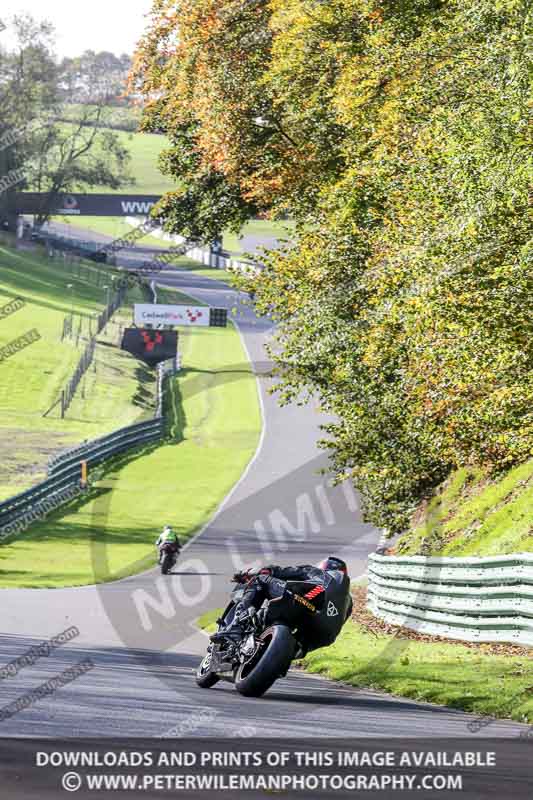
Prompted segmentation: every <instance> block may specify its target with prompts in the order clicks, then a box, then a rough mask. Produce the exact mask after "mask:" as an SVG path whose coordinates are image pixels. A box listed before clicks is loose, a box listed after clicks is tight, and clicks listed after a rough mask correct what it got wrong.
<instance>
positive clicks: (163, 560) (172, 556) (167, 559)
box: [159, 542, 180, 575]
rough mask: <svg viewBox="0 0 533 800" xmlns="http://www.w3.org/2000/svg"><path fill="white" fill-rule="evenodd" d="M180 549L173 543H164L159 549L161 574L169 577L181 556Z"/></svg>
mask: <svg viewBox="0 0 533 800" xmlns="http://www.w3.org/2000/svg"><path fill="white" fill-rule="evenodd" d="M179 552H180V551H179V548H178V547H176V545H175V544H173V543H172V542H163V544H162V545H161V546H160V548H159V564H160V566H161V574H162V575H167V574H168V573H169V572H170V570H171V569H172V567H173V566H174V565H175V564H176V561H177V560H178V555H179Z"/></svg>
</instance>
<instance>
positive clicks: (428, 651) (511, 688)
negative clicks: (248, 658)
mask: <svg viewBox="0 0 533 800" xmlns="http://www.w3.org/2000/svg"><path fill="white" fill-rule="evenodd" d="M304 666H305V668H306V669H307V670H308V671H309V672H314V673H320V674H322V675H326V676H327V677H329V678H333V679H335V680H339V681H343V682H344V683H347V684H349V685H350V686H357V687H361V688H362V687H365V688H372V689H381V690H384V691H386V692H390V693H391V694H395V695H400V696H402V697H410V698H412V699H414V700H423V701H427V702H430V703H439V704H440V705H445V706H450V707H452V708H458V709H463V710H464V711H471V712H474V713H477V714H483V715H490V716H494V717H498V718H502V717H507V718H512V719H514V720H517V721H519V722H529V723H531V722H533V695H532V691H533V688H532V686H531V660H530V659H529V658H528V657H527V656H503V655H494V654H485V653H482V652H480V650H477V649H471V648H468V647H465V646H464V645H461V644H448V643H429V642H416V641H408V640H399V639H396V638H394V637H392V636H387V635H385V634H383V635H371V634H370V633H368V632H366V631H365V630H364V629H363V628H362V627H360V626H359V625H357V624H355V623H354V622H352V621H349V622H348V623H347V624H346V625H345V627H344V628H343V630H342V633H341V635H340V636H339V638H338V639H337V641H336V642H335V644H333V645H332V646H331V647H328V648H324V649H322V650H316V651H314V652H313V653H310V654H309V655H308V656H307V658H306V659H305V660H304ZM468 734H469V731H468V729H466V730H465V736H466V735H468Z"/></svg>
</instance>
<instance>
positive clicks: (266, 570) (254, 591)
mask: <svg viewBox="0 0 533 800" xmlns="http://www.w3.org/2000/svg"><path fill="white" fill-rule="evenodd" d="M233 580H234V581H235V582H236V583H243V584H245V590H244V597H243V598H242V600H241V601H240V602H239V603H238V604H237V606H236V608H235V615H234V617H233V621H232V622H231V623H230V625H228V627H227V628H225V629H224V630H223V631H220V632H218V633H215V634H213V635H212V636H211V639H212V641H214V642H220V641H222V640H223V639H225V638H229V639H232V640H235V641H239V640H240V639H241V637H242V635H243V633H244V630H245V624H244V623H245V622H246V620H247V619H248V618H249V616H250V609H253V610H254V612H255V611H258V610H259V608H260V607H261V605H262V604H263V601H264V600H266V599H268V600H270V601H275V600H276V599H281V598H282V597H283V595H284V592H285V589H286V588H289V589H290V584H291V582H296V583H297V582H300V581H304V582H306V583H313V584H314V585H315V587H316V589H314V590H311V591H314V597H313V602H317V605H318V606H319V607H320V611H319V613H317V614H316V615H315V617H314V618H313V620H312V627H313V628H314V630H313V631H312V634H311V637H310V641H311V647H312V648H313V649H314V648H315V647H325V646H326V645H328V644H331V643H332V642H334V641H335V639H336V638H337V636H338V635H339V633H340V630H341V628H342V626H343V625H344V623H345V622H346V620H347V619H348V618H349V617H350V616H351V613H352V597H351V594H350V578H349V577H348V568H347V566H346V563H345V562H344V561H343V560H342V559H340V558H337V557H336V556H328V558H326V559H324V561H322V562H321V563H320V564H319V565H318V567H315V566H312V565H311V564H303V565H301V566H295V567H278V566H274V565H271V566H268V567H263V568H262V569H260V570H257V571H250V570H248V571H246V572H239V573H237V574H236V575H235V576H234V578H233ZM287 582H288V584H289V585H288V587H287ZM322 594H323V598H322V599H321V600H320V601H318V599H317V598H318V595H322ZM304 596H306V595H304Z"/></svg>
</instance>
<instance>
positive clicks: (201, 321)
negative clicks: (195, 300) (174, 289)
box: [134, 303, 210, 327]
mask: <svg viewBox="0 0 533 800" xmlns="http://www.w3.org/2000/svg"><path fill="white" fill-rule="evenodd" d="M134 321H135V324H136V325H140V326H144V325H153V326H154V327H157V326H162V325H196V326H204V327H208V326H209V324H210V316H209V308H207V307H206V306H168V305H164V304H157V305H156V304H154V303H135V315H134Z"/></svg>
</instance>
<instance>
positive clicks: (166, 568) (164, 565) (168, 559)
mask: <svg viewBox="0 0 533 800" xmlns="http://www.w3.org/2000/svg"><path fill="white" fill-rule="evenodd" d="M173 561H174V559H173V557H172V553H165V555H164V556H163V561H162V562H161V572H162V573H163V575H167V574H168V573H169V572H170V570H171V569H172V564H173Z"/></svg>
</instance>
